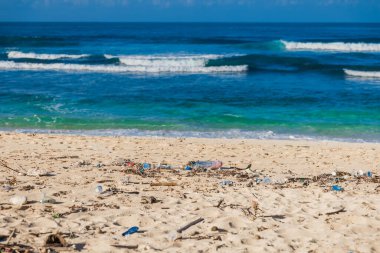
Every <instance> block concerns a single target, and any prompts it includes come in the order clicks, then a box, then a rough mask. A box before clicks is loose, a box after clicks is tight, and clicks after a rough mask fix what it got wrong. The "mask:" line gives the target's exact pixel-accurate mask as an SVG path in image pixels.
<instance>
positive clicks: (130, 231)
mask: <svg viewBox="0 0 380 253" xmlns="http://www.w3.org/2000/svg"><path fill="white" fill-rule="evenodd" d="M137 231H139V227H131V228H129V229H128V230H127V231H125V232H124V233H122V234H121V235H122V236H128V235H131V234H134V233H136V232H137Z"/></svg>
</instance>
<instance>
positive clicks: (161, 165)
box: [157, 162, 172, 170]
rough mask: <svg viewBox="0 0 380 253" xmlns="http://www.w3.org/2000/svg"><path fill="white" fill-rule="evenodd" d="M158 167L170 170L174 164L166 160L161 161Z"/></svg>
mask: <svg viewBox="0 0 380 253" xmlns="http://www.w3.org/2000/svg"><path fill="white" fill-rule="evenodd" d="M157 168H158V169H164V170H170V169H171V168H172V166H170V165H169V164H168V163H166V162H161V163H160V164H159V165H158V167H157Z"/></svg>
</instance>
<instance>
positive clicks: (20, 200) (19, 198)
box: [9, 195, 28, 206]
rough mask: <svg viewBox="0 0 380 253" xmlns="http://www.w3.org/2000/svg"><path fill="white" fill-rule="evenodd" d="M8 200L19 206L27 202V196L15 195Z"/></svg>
mask: <svg viewBox="0 0 380 253" xmlns="http://www.w3.org/2000/svg"><path fill="white" fill-rule="evenodd" d="M9 202H10V203H11V204H12V205H17V206H21V205H23V204H26V203H27V202H28V198H27V197H26V196H22V195H15V196H13V197H11V198H10V199H9Z"/></svg>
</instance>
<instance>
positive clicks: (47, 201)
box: [40, 193, 56, 204]
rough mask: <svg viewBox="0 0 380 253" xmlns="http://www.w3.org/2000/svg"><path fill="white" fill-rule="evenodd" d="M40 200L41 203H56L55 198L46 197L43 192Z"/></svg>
mask: <svg viewBox="0 0 380 253" xmlns="http://www.w3.org/2000/svg"><path fill="white" fill-rule="evenodd" d="M40 202H41V204H46V203H50V204H54V203H55V202H56V201H55V199H53V198H49V197H46V194H45V193H42V196H41V200H40Z"/></svg>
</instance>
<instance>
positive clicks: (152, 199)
mask: <svg viewBox="0 0 380 253" xmlns="http://www.w3.org/2000/svg"><path fill="white" fill-rule="evenodd" d="M158 202H162V201H161V200H158V199H156V198H155V197H153V196H149V197H146V196H143V197H141V203H142V204H155V203H158Z"/></svg>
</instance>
